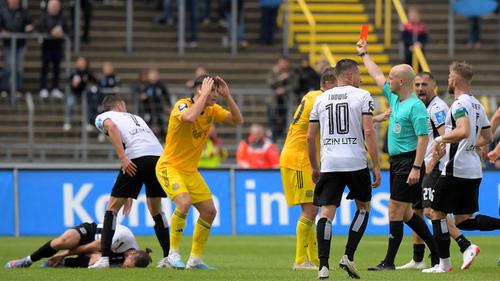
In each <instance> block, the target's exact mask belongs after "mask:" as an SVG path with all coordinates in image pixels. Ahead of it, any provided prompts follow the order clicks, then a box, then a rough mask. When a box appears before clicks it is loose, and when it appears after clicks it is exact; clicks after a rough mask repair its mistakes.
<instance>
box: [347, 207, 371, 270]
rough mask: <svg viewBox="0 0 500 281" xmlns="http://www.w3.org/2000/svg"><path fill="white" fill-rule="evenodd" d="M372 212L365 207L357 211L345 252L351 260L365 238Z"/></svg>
mask: <svg viewBox="0 0 500 281" xmlns="http://www.w3.org/2000/svg"><path fill="white" fill-rule="evenodd" d="M369 215H370V213H369V212H367V211H366V210H365V209H360V210H357V211H356V214H355V215H354V218H353V220H352V223H351V227H350V228H349V237H348V239H347V245H346V246H345V254H346V255H347V257H348V258H349V260H351V261H353V260H354V252H356V248H357V247H358V245H359V242H360V241H361V238H363V234H364V233H365V229H366V225H367V224H368V217H369Z"/></svg>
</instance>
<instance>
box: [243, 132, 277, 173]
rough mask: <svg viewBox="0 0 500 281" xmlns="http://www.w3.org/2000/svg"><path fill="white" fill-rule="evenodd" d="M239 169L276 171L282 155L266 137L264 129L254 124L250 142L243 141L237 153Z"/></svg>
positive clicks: (249, 138)
mask: <svg viewBox="0 0 500 281" xmlns="http://www.w3.org/2000/svg"><path fill="white" fill-rule="evenodd" d="M236 160H237V162H238V167H240V168H243V169H274V168H278V167H279V162H280V155H279V152H278V149H277V148H276V146H275V145H274V143H273V142H272V141H271V140H270V139H269V138H268V137H266V133H265V130H264V127H263V126H262V125H258V124H252V126H251V127H250V136H249V137H248V141H245V140H242V141H241V142H240V145H239V146H238V150H237V151H236Z"/></svg>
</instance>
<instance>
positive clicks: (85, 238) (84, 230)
mask: <svg viewBox="0 0 500 281" xmlns="http://www.w3.org/2000/svg"><path fill="white" fill-rule="evenodd" d="M73 229H74V230H76V231H78V233H80V243H78V246H80V245H85V244H89V243H91V242H93V241H94V240H95V234H96V233H97V224H96V223H95V222H90V223H89V222H84V223H82V224H80V225H78V226H75V227H73Z"/></svg>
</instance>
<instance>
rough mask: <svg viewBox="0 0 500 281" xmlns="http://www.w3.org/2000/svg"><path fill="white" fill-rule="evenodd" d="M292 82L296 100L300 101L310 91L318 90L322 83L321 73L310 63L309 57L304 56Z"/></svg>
mask: <svg viewBox="0 0 500 281" xmlns="http://www.w3.org/2000/svg"><path fill="white" fill-rule="evenodd" d="M292 80H293V81H292V83H293V87H294V92H295V102H296V103H298V102H300V100H301V99H302V97H303V96H304V95H305V94H307V93H308V92H309V91H312V90H317V89H318V87H319V86H318V85H320V81H319V80H320V77H319V74H318V73H317V72H316V70H314V68H312V67H311V65H310V64H309V59H308V58H307V57H304V58H302V59H301V60H300V65H299V67H297V68H296V69H295V71H294V75H293V77H292Z"/></svg>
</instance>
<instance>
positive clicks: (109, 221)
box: [101, 210, 116, 257]
mask: <svg viewBox="0 0 500 281" xmlns="http://www.w3.org/2000/svg"><path fill="white" fill-rule="evenodd" d="M115 229H116V214H115V213H114V212H113V211H110V210H107V211H106V213H105V214H104V223H103V226H102V234H101V252H102V256H103V257H109V256H110V255H111V242H112V241H113V235H115Z"/></svg>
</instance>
